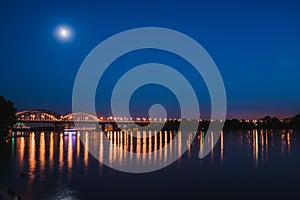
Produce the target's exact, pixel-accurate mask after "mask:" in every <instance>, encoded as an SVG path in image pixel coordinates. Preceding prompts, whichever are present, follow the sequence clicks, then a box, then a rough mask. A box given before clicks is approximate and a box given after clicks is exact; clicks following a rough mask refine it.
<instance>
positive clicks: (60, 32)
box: [56, 25, 73, 41]
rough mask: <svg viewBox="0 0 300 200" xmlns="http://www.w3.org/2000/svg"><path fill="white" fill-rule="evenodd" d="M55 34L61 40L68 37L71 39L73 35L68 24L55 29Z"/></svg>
mask: <svg viewBox="0 0 300 200" xmlns="http://www.w3.org/2000/svg"><path fill="white" fill-rule="evenodd" d="M56 36H57V38H58V39H60V40H62V41H68V40H70V39H72V36H73V32H72V29H71V28H70V27H68V26H65V25H64V26H59V27H58V28H57V29H56Z"/></svg>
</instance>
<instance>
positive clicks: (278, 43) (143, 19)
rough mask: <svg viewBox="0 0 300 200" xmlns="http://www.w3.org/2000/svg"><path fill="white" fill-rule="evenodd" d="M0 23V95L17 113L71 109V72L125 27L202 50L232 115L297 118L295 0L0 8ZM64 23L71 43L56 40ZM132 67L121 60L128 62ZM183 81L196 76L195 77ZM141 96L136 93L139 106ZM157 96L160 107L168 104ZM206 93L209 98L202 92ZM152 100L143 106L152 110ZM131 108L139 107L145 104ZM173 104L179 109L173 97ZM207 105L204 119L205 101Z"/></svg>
mask: <svg viewBox="0 0 300 200" xmlns="http://www.w3.org/2000/svg"><path fill="white" fill-rule="evenodd" d="M208 2H209V3H208ZM0 16H1V18H0V26H1V31H0V44H1V46H0V48H1V49H0V58H1V59H0V66H1V75H0V95H2V96H5V97H6V98H8V99H10V100H12V101H13V102H14V103H15V106H16V107H17V109H18V110H24V109H34V108H45V109H51V110H55V111H57V112H60V113H62V114H64V113H68V112H71V103H72V88H73V82H74V80H75V77H76V73H77V70H78V69H79V67H80V65H81V63H82V61H83V59H84V58H85V57H86V56H87V54H88V53H89V52H90V51H91V50H92V49H93V48H94V47H95V46H96V45H98V44H99V43H100V42H101V41H103V40H105V39H106V38H108V37H110V36H112V35H114V34H116V33H119V32H121V31H125V30H127V29H131V28H137V27H145V26H158V27H165V28H170V29H174V30H177V31H180V32H183V33H185V34H187V35H189V36H190V37H192V38H194V39H195V40H196V41H198V42H199V43H200V44H201V45H202V46H203V47H204V48H205V49H206V50H207V51H208V53H209V54H210V55H211V57H212V58H213V59H214V61H215V63H216V64H217V66H218V68H219V70H220V72H221V75H222V77H223V80H224V83H225V87H226V92H227V101H228V114H227V116H228V118H233V117H235V118H256V117H263V116H265V115H273V116H278V117H285V116H292V115H295V114H296V113H299V112H300V103H299V102H300V84H299V80H300V79H299V78H300V3H298V1H286V0H285V1H256V2H255V1H248V2H247V1H207V2H201V1H190V0H185V1H174V0H172V1H164V3H161V2H160V1H153V0H152V1H129V2H125V1H112V0H110V1H97V2H82V3H77V2H74V1H69V2H68V1H52V2H51V3H44V2H40V1H36V2H34V1H28V2H27V1H20V2H17V1H6V2H4V1H1V3H0ZM61 24H66V25H68V26H70V27H72V29H73V31H74V37H73V39H72V40H71V41H69V42H62V41H60V40H58V39H57V38H56V37H55V34H54V30H55V28H56V27H57V26H58V25H61ZM136 53H137V55H138V54H141V53H140V52H136ZM144 55H145V56H144V57H143V54H142V55H140V56H139V59H138V60H139V61H140V62H141V64H142V63H143V61H148V59H149V57H147V56H146V54H144ZM166 57H167V58H165V56H164V55H162V54H161V52H158V54H157V57H156V59H158V60H157V61H159V59H163V60H162V61H161V62H166V63H171V64H172V63H174V64H176V63H178V62H174V60H172V59H173V58H170V57H172V56H166ZM164 59H167V60H164ZM128 60H129V61H128ZM135 60H136V58H133V57H132V58H131V59H129V58H127V61H128V62H127V61H126V58H124V61H125V63H127V64H128V63H129V64H130V63H133V64H134V62H135ZM121 61H122V59H120V62H119V63H120V66H121V65H124V63H121ZM115 67H118V65H116V66H115ZM116 77H118V75H117V74H116ZM187 78H190V79H191V78H193V75H192V73H190V75H189V73H187ZM200 82H201V81H200ZM200 82H199V85H200V86H199V88H200V89H199V90H202V89H201V88H202V86H203V83H200ZM100 89H101V88H99V90H100ZM144 89H145V90H147V87H145V88H144ZM156 89H157V90H160V89H162V88H156ZM106 90H107V91H109V89H107V88H106ZM142 90H143V88H141V90H140V91H137V93H136V94H135V97H137V99H138V96H141V95H140V94H139V92H142ZM152 91H155V90H154V89H153V88H152ZM98 92H99V91H97V98H96V100H97V111H98V112H103V113H104V114H106V113H108V111H107V110H105V107H104V106H103V105H105V102H106V103H107V102H108V101H107V100H105V99H104V98H101V94H98ZM101 92H102V90H101ZM148 92H149V91H148ZM99 93H100V92H99ZM158 93H159V92H158ZM163 94H165V95H166V96H165V97H164V98H160V100H161V101H163V100H164V99H169V98H170V99H172V98H173V96H172V94H171V93H168V92H163ZM203 94H204V95H203V96H204V97H206V95H205V89H203ZM152 95H153V96H155V94H154V93H153V94H152ZM201 95H202V93H201ZM157 97H161V96H160V95H157ZM153 99H156V98H153ZM153 99H151V101H149V102H152V103H155V102H156V100H155V101H153ZM135 101H136V102H135ZM135 101H134V100H133V104H134V105H137V107H138V108H139V106H140V105H143V104H142V103H141V102H138V100H135ZM157 101H159V98H158V99H157ZM149 102H148V103H149ZM170 102H172V103H171V104H172V105H173V104H174V106H176V105H177V103H176V100H172V101H170ZM203 106H204V108H201V109H203V110H204V111H206V110H207V111H208V112H209V104H206V103H203ZM146 107H147V106H146ZM207 107H208V108H207ZM140 109H141V110H143V108H140ZM133 110H134V109H133ZM137 110H138V109H136V111H137ZM171 110H172V108H171ZM175 111H176V109H175ZM175 111H174V112H175Z"/></svg>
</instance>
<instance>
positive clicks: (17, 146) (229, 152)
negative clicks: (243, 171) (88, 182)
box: [11, 130, 294, 199]
mask: <svg viewBox="0 0 300 200" xmlns="http://www.w3.org/2000/svg"><path fill="white" fill-rule="evenodd" d="M183 134H188V137H182V135H183ZM192 134H193V133H183V132H171V131H148V132H146V131H136V132H135V133H134V134H132V131H129V132H126V131H122V132H108V133H106V132H95V131H81V132H80V135H81V136H82V138H83V141H80V136H79V135H63V134H61V133H57V132H31V133H30V134H28V137H18V138H14V139H13V140H11V151H12V162H13V163H14V164H15V166H14V168H13V169H12V170H14V172H13V173H15V174H19V173H20V172H26V173H28V174H27V176H26V177H21V178H20V177H17V176H16V175H15V177H17V178H15V181H18V180H19V179H21V182H20V184H19V186H18V187H17V188H19V190H21V191H23V193H25V196H26V195H28V194H29V193H30V192H31V191H36V189H34V188H33V187H36V186H37V184H39V183H41V182H47V181H49V180H50V181H53V182H54V185H53V186H52V187H53V189H52V190H51V192H50V194H49V195H50V196H52V197H53V196H55V195H56V197H57V195H58V196H63V195H67V196H69V197H70V198H69V199H75V198H76V191H73V190H72V189H70V188H68V187H67V186H65V185H66V184H71V185H72V183H73V182H74V181H75V180H76V181H78V180H77V179H76V177H78V176H81V177H83V176H85V175H87V174H89V170H90V165H91V162H93V163H95V159H94V158H93V157H92V156H91V155H90V154H89V151H88V147H89V145H91V144H100V145H99V152H98V154H97V156H98V157H97V159H98V160H99V161H100V163H99V164H98V172H97V173H96V174H95V175H94V176H95V177H98V178H101V176H105V175H107V174H108V176H110V175H111V174H112V172H111V171H107V167H105V166H104V165H103V164H102V163H101V161H103V159H104V156H105V155H108V157H109V161H110V162H111V163H112V162H120V163H122V162H124V161H125V160H129V161H132V156H133V154H136V155H137V160H138V162H141V163H142V164H145V165H149V164H151V163H152V162H166V161H167V157H168V156H171V154H172V153H176V154H178V155H181V154H182V153H183V152H182V147H183V144H188V145H189V146H190V147H189V148H188V149H187V152H186V154H185V156H183V157H182V158H179V159H178V160H177V161H176V162H175V166H176V167H177V168H178V169H180V168H181V167H182V165H183V164H185V162H186V159H187V160H190V161H193V160H195V161H197V160H198V152H199V151H202V149H201V147H202V143H203V141H204V136H205V135H206V134H211V137H209V141H208V142H209V144H210V145H213V144H214V141H213V139H214V137H213V134H214V133H213V132H211V133H204V132H200V133H198V137H195V138H197V139H195V140H197V141H192V138H193V137H192V136H193V135H192ZM133 135H136V136H137V137H133ZM175 136H176V137H177V140H176V142H175V143H174V144H172V142H171V141H172V140H173V139H174V138H175ZM293 136H294V133H293V132H292V131H282V132H281V131H277V132H273V131H266V130H253V131H237V132H234V131H233V132H223V131H222V132H221V134H220V139H219V141H218V143H217V144H216V146H215V147H214V148H213V150H212V151H211V153H210V155H208V156H207V157H206V158H205V159H206V160H208V161H209V163H210V165H214V166H219V167H226V164H231V163H234V162H239V161H245V162H248V160H250V163H252V164H253V168H259V167H260V166H263V165H267V164H269V161H270V155H271V156H273V157H274V156H276V157H277V159H278V158H282V159H285V158H286V157H287V156H289V155H290V154H291V150H292V149H293V139H294V137H293ZM107 138H108V139H109V141H110V145H109V148H108V149H105V145H103V141H104V140H105V139H107ZM182 138H186V140H183V139H182ZM168 144H170V145H169V147H168V148H163V147H164V146H166V145H168ZM120 149H122V150H125V151H129V155H127V154H124V153H122V152H123V151H120ZM105 151H107V152H105ZM153 151H155V154H153V157H150V158H149V157H148V158H147V157H146V156H145V153H147V152H153ZM270 153H272V154H270ZM126 156H129V159H127V157H126ZM183 158H184V159H185V160H182V159H183ZM239 159H240V160H239ZM199 163H200V164H199V165H198V168H200V167H201V163H202V160H200V161H199ZM125 164H126V163H125ZM107 172H108V173H107ZM93 173H94V172H93ZM52 176H54V177H52ZM57 181H58V182H57ZM62 183H64V185H63V186H62V188H65V190H63V189H61V190H57V189H55V188H57V187H58V185H60V184H62ZM24 185H25V186H24ZM48 189H49V188H47V187H46V188H44V191H43V192H46V193H47V192H48V193H49V191H48ZM70 191H71V192H70ZM40 195H41V196H42V195H44V194H40ZM29 196H30V195H29ZM30 198H32V197H30Z"/></svg>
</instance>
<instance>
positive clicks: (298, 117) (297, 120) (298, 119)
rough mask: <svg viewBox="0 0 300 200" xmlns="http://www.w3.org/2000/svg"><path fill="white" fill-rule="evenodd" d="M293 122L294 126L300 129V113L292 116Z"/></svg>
mask: <svg viewBox="0 0 300 200" xmlns="http://www.w3.org/2000/svg"><path fill="white" fill-rule="evenodd" d="M291 124H292V128H294V129H296V130H300V114H298V115H296V116H295V117H293V118H292V121H291Z"/></svg>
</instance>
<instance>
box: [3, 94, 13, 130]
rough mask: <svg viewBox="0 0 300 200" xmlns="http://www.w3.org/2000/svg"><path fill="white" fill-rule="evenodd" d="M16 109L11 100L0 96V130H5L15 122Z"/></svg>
mask: <svg viewBox="0 0 300 200" xmlns="http://www.w3.org/2000/svg"><path fill="white" fill-rule="evenodd" d="M15 114H16V110H15V108H14V104H13V102H11V101H9V100H6V99H5V98H4V97H2V96H0V131H1V132H7V131H8V130H9V129H10V128H11V126H12V125H13V124H14V123H15V121H16V118H15Z"/></svg>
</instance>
